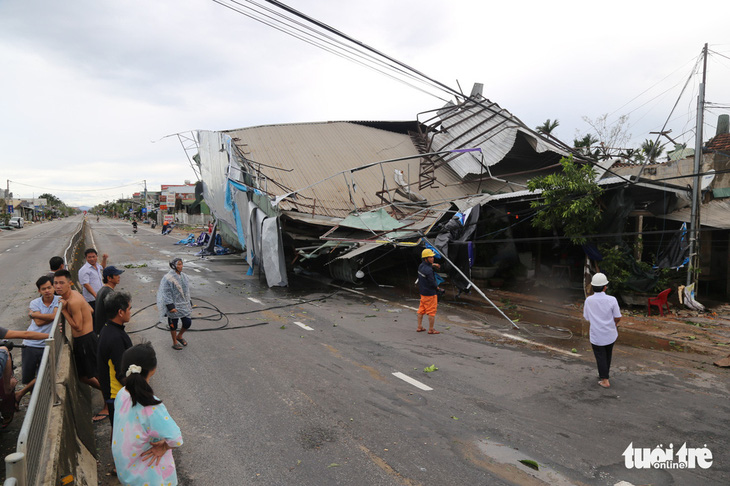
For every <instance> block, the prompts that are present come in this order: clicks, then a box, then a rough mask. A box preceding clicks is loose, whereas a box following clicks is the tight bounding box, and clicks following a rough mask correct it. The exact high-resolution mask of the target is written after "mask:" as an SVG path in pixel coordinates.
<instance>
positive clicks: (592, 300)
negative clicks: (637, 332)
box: [583, 273, 621, 388]
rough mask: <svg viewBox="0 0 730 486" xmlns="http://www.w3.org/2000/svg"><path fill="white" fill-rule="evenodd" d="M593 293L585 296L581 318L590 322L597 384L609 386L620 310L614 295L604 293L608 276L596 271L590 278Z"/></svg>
mask: <svg viewBox="0 0 730 486" xmlns="http://www.w3.org/2000/svg"><path fill="white" fill-rule="evenodd" d="M591 286H592V287H593V295H590V296H588V298H586V301H585V304H583V318H584V319H585V320H587V321H588V322H589V323H590V324H591V327H590V340H591V346H592V347H593V354H594V355H595V357H596V364H597V365H598V384H599V385H600V386H602V387H604V388H609V387H610V386H611V383H610V382H609V381H608V378H609V371H610V370H611V355H612V354H613V344H614V343H615V342H616V339H618V323H619V321H620V320H621V310H620V309H619V307H618V301H617V300H616V297H613V296H612V295H607V294H606V289H607V288H608V278H606V276H605V275H604V274H602V273H597V274H595V275H594V276H593V278H592V279H591Z"/></svg>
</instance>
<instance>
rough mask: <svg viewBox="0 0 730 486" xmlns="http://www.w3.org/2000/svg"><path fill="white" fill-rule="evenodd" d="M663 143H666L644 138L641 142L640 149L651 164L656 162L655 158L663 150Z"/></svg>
mask: <svg viewBox="0 0 730 486" xmlns="http://www.w3.org/2000/svg"><path fill="white" fill-rule="evenodd" d="M664 145H666V144H660V143H659V142H658V141H656V142H655V141H653V140H649V139H646V140H644V143H642V144H641V151H642V152H644V153H645V154H646V158H647V159H649V163H650V164H653V163H654V162H656V159H657V158H658V157H659V156H660V155H661V154H662V152H664Z"/></svg>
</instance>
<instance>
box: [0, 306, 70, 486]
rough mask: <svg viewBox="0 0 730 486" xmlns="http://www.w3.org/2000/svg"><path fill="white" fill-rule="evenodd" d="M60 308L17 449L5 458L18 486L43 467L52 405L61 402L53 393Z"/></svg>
mask: <svg viewBox="0 0 730 486" xmlns="http://www.w3.org/2000/svg"><path fill="white" fill-rule="evenodd" d="M61 307H62V306H60V305H59V307H58V308H59V312H58V313H57V314H56V318H55V319H54V320H53V325H52V327H51V332H50V333H49V338H48V339H46V341H45V343H46V346H45V348H44V349H43V358H42V359H41V364H40V368H39V369H38V377H37V378H36V382H35V386H34V387H33V392H32V394H31V397H30V404H29V405H28V411H27V412H26V414H25V418H24V420H23V425H22V426H21V427H20V434H18V444H17V447H16V452H15V453H14V454H9V455H8V456H6V457H5V473H6V477H7V478H8V479H11V478H15V479H16V480H17V481H18V483H17V484H18V485H19V486H26V485H34V484H36V481H37V479H38V477H37V476H38V471H39V470H40V469H41V466H42V464H41V455H42V454H43V448H44V447H45V445H46V442H47V440H46V433H47V431H48V419H49V418H50V415H51V408H52V407H53V406H55V405H58V404H60V401H59V398H58V393H57V392H56V366H57V365H58V356H59V355H60V352H59V351H60V344H62V343H63V339H64V336H63V335H62V334H61V327H60V326H59V322H60V320H61V315H62V314H61V312H60V311H61ZM6 483H7V480H6Z"/></svg>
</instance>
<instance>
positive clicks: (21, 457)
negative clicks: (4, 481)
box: [5, 452, 27, 486]
mask: <svg viewBox="0 0 730 486" xmlns="http://www.w3.org/2000/svg"><path fill="white" fill-rule="evenodd" d="M25 469H26V464H25V454H23V453H22V452H13V453H12V454H8V455H7V456H5V477H6V478H15V480H16V481H17V484H18V486H26V484H27V479H26V470H25Z"/></svg>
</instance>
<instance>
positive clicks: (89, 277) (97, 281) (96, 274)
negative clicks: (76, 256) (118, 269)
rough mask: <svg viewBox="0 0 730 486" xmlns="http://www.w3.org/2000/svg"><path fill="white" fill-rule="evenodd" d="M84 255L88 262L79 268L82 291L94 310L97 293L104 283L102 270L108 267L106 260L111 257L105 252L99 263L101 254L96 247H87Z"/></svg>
mask: <svg viewBox="0 0 730 486" xmlns="http://www.w3.org/2000/svg"><path fill="white" fill-rule="evenodd" d="M84 256H85V257H86V263H84V266H82V267H81V269H80V270H79V284H81V287H82V288H81V293H82V295H83V296H84V299H85V300H86V302H88V303H89V305H90V306H91V310H92V311H93V310H94V309H95V305H96V293H97V292H98V291H99V289H101V286H102V285H103V283H104V282H103V281H102V276H101V272H102V270H104V268H105V267H106V260H107V258H109V255H107V254H106V253H104V254H103V255H102V256H101V265H100V264H99V263H97V260H98V258H99V256H98V254H97V253H96V250H95V249H93V248H87V249H86V251H85V252H84Z"/></svg>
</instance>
